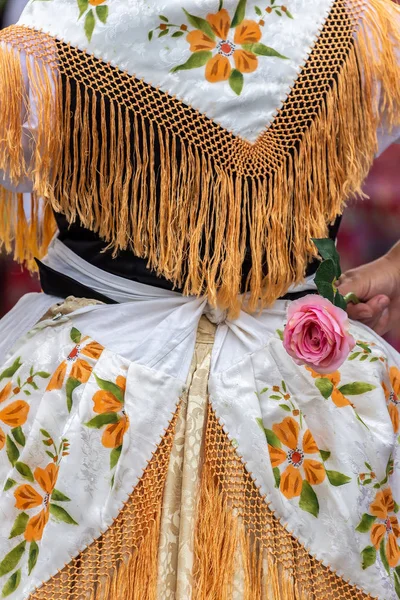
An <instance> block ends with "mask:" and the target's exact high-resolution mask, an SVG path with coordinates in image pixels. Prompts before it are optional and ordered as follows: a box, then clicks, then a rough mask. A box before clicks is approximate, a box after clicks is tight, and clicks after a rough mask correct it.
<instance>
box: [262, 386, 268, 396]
mask: <svg viewBox="0 0 400 600" xmlns="http://www.w3.org/2000/svg"><path fill="white" fill-rule="evenodd" d="M268 390H269V388H267V387H265V388H263V389H262V390H261V392H260V396H262V394H266V393H267V392H268Z"/></svg>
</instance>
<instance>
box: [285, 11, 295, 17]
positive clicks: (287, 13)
mask: <svg viewBox="0 0 400 600" xmlns="http://www.w3.org/2000/svg"><path fill="white" fill-rule="evenodd" d="M286 16H287V17H289V19H294V16H293V15H292V13H291V12H290V11H289V10H288V9H286Z"/></svg>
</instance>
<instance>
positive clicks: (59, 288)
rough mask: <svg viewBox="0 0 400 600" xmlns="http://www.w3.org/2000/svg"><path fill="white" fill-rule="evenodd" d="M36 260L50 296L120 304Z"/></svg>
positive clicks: (290, 297)
mask: <svg viewBox="0 0 400 600" xmlns="http://www.w3.org/2000/svg"><path fill="white" fill-rule="evenodd" d="M36 262H37V265H38V267H39V274H40V283H41V286H42V290H43V291H44V293H45V294H48V295H50V296H58V297H59V298H64V299H65V298H68V296H74V297H75V298H87V299H90V300H98V301H99V302H103V303H104V304H118V302H116V301H115V300H111V298H108V297H107V296H104V295H103V294H99V293H98V292H96V291H95V290H92V289H91V288H90V287H87V286H86V285H83V284H82V283H79V282H78V281H75V280H74V279H72V277H68V275H64V274H63V273H58V272H57V271H54V269H51V268H50V267H48V266H47V265H45V264H43V263H42V262H40V260H36ZM309 293H310V291H304V292H295V293H292V294H286V295H285V296H282V298H280V300H292V301H293V300H299V299H300V298H304V296H307V294H309Z"/></svg>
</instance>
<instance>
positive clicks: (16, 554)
mask: <svg viewBox="0 0 400 600" xmlns="http://www.w3.org/2000/svg"><path fill="white" fill-rule="evenodd" d="M25 548H26V542H21V543H20V544H18V546H16V547H15V548H13V549H12V550H11V552H9V553H8V554H6V556H5V557H4V558H3V560H2V561H1V562H0V577H3V576H4V575H7V573H10V571H13V570H14V569H15V567H16V566H17V565H18V563H19V561H20V560H21V558H22V555H23V554H24V552H25Z"/></svg>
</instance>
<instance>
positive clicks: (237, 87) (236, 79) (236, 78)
mask: <svg viewBox="0 0 400 600" xmlns="http://www.w3.org/2000/svg"><path fill="white" fill-rule="evenodd" d="M229 85H230V86H231V90H232V91H233V92H235V94H236V95H237V96H240V94H241V93H242V90H243V85H244V77H243V75H242V73H241V72H240V71H238V70H237V69H233V70H232V73H231V74H230V77H229Z"/></svg>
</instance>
